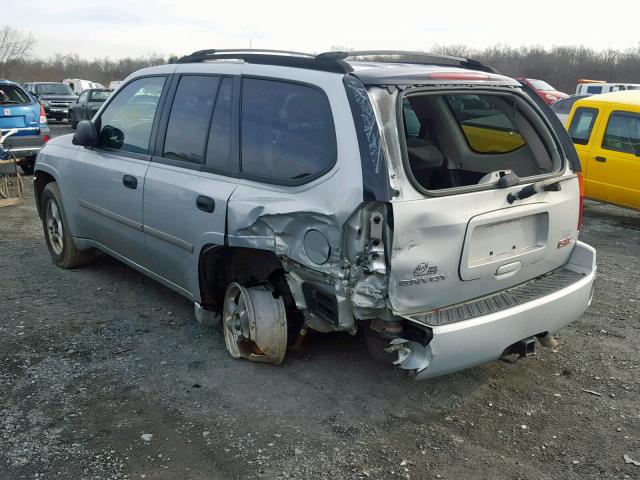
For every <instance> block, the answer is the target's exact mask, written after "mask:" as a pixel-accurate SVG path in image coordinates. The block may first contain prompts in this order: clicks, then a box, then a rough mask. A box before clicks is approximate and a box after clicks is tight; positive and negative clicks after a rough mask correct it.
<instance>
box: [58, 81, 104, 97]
mask: <svg viewBox="0 0 640 480" xmlns="http://www.w3.org/2000/svg"><path fill="white" fill-rule="evenodd" d="M62 83H64V84H65V85H69V87H70V88H71V90H73V92H74V93H76V94H77V95H80V94H81V93H82V92H84V91H85V90H90V89H92V88H104V85H102V84H101V83H96V82H92V81H90V80H82V79H80V78H67V79H65V80H63V81H62Z"/></svg>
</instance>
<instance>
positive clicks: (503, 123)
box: [445, 95, 525, 153]
mask: <svg viewBox="0 0 640 480" xmlns="http://www.w3.org/2000/svg"><path fill="white" fill-rule="evenodd" d="M445 99H446V101H447V103H448V105H449V107H450V108H451V110H452V111H453V114H454V116H455V118H456V120H457V121H458V125H459V126H460V128H461V129H462V132H463V133H464V136H465V138H466V140H467V143H468V144H469V147H470V148H471V149H472V150H473V151H474V152H476V153H506V152H513V151H514V150H517V149H518V148H520V147H522V146H523V145H524V144H525V142H524V140H523V138H522V135H520V132H519V131H518V129H517V128H516V126H515V125H514V123H513V121H512V120H511V119H510V118H509V117H508V116H507V115H506V113H508V112H509V110H513V106H512V105H510V104H508V102H507V101H506V99H505V97H498V96H495V97H494V96H490V95H446V96H445Z"/></svg>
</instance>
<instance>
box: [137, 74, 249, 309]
mask: <svg viewBox="0 0 640 480" xmlns="http://www.w3.org/2000/svg"><path fill="white" fill-rule="evenodd" d="M172 90H174V94H173V100H172V101H171V102H170V103H171V109H170V110H169V109H167V111H166V112H165V113H163V118H162V121H161V127H160V130H159V133H158V140H157V142H156V152H155V155H154V157H153V159H152V162H151V164H150V166H149V169H148V171H147V175H146V179H145V189H144V234H145V242H146V249H147V252H148V253H149V255H150V257H151V261H152V263H153V270H154V272H155V273H157V274H158V275H160V276H162V277H163V278H164V279H165V280H166V281H167V282H168V284H169V286H171V287H172V288H174V289H176V290H178V291H180V292H181V293H183V294H185V295H187V296H192V295H193V294H194V292H197V291H198V259H199V255H200V252H201V250H202V248H203V247H204V246H205V245H210V244H215V245H223V244H224V243H225V233H226V210H227V201H228V199H229V197H230V196H231V193H232V192H233V190H234V189H235V188H236V185H237V180H236V176H237V170H238V168H237V165H238V148H237V135H234V134H233V131H234V129H232V125H234V124H236V123H237V116H238V107H237V103H238V102H237V101H236V100H235V97H236V95H237V87H235V88H234V79H233V78H232V77H221V76H208V75H190V74H189V75H181V76H179V77H176V79H175V80H174V84H173V88H172ZM168 103H169V102H168Z"/></svg>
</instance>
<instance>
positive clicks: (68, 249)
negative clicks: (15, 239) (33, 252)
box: [41, 182, 93, 269]
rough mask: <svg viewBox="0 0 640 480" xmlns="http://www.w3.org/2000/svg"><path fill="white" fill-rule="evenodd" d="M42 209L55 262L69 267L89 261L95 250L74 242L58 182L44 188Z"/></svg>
mask: <svg viewBox="0 0 640 480" xmlns="http://www.w3.org/2000/svg"><path fill="white" fill-rule="evenodd" d="M41 211H42V225H43V227H44V236H45V239H46V241H47V248H48V249H49V254H50V255H51V259H52V260H53V263H55V264H56V265H57V266H58V267H61V268H69V269H70V268H76V267H79V266H81V265H86V264H87V263H89V262H90V261H91V260H92V258H93V252H92V251H81V250H78V248H77V247H76V244H75V243H74V242H73V237H72V236H71V232H70V231H69V227H68V225H67V217H66V215H65V213H64V207H63V205H62V196H61V195H60V189H59V188H58V184H57V183H55V182H51V183H48V184H47V186H46V187H45V188H44V191H43V192H42V209H41Z"/></svg>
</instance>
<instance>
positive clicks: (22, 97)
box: [0, 85, 31, 105]
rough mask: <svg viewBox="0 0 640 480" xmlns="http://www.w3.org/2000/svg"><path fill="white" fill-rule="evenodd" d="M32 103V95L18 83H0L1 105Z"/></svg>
mask: <svg viewBox="0 0 640 480" xmlns="http://www.w3.org/2000/svg"><path fill="white" fill-rule="evenodd" d="M25 103H31V97H29V94H27V92H25V91H24V90H23V89H22V88H20V87H18V86H17V85H0V105H21V104H25Z"/></svg>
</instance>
